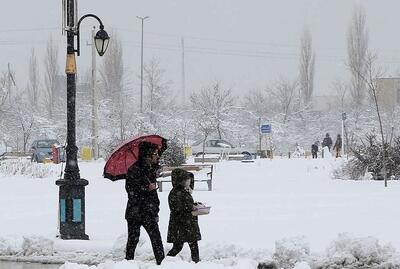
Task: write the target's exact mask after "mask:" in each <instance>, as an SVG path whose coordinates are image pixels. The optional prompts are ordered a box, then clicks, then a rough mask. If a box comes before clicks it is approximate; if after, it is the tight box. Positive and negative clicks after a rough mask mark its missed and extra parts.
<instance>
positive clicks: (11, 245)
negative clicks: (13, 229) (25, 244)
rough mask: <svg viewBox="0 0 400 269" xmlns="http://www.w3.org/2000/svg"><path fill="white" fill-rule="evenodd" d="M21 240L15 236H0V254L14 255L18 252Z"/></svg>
mask: <svg viewBox="0 0 400 269" xmlns="http://www.w3.org/2000/svg"><path fill="white" fill-rule="evenodd" d="M20 241H22V240H18V238H16V237H0V256H9V255H16V254H18V252H20V250H21V248H20V246H21V244H22V242H20Z"/></svg>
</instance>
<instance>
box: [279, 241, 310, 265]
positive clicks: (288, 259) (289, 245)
mask: <svg viewBox="0 0 400 269" xmlns="http://www.w3.org/2000/svg"><path fill="white" fill-rule="evenodd" d="M309 254H310V247H309V245H308V243H307V242H305V238H304V237H292V238H284V239H282V240H278V241H276V242H275V253H274V255H273V258H274V260H276V261H277V263H278V265H279V267H281V268H293V267H294V265H295V264H296V263H297V262H301V261H304V260H306V259H307V258H308V256H309Z"/></svg>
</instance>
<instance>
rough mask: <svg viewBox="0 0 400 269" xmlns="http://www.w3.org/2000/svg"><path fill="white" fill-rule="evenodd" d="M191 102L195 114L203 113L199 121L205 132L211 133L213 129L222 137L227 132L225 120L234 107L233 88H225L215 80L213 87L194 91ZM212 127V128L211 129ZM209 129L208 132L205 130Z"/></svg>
mask: <svg viewBox="0 0 400 269" xmlns="http://www.w3.org/2000/svg"><path fill="white" fill-rule="evenodd" d="M190 102H191V104H192V107H193V111H194V113H195V115H201V117H203V119H198V120H197V123H198V125H199V126H203V127H201V128H202V129H203V131H204V132H203V133H207V134H209V132H210V131H211V130H213V131H215V132H216V133H217V134H218V137H219V138H220V139H221V138H222V134H223V133H224V132H225V126H224V123H225V121H227V120H229V117H230V115H231V113H232V110H233V108H234V104H235V100H234V97H233V95H232V90H231V89H223V88H222V87H221V86H220V83H218V82H215V83H214V84H213V85H212V86H211V87H207V88H204V89H203V90H201V91H200V93H198V94H196V93H193V94H192V95H191V96H190ZM210 129H211V130H210ZM205 130H207V132H205Z"/></svg>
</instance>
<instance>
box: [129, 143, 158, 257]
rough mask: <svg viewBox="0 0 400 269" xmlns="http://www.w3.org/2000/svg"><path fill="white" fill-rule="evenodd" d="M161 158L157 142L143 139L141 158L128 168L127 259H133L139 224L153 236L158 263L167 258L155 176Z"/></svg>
mask: <svg viewBox="0 0 400 269" xmlns="http://www.w3.org/2000/svg"><path fill="white" fill-rule="evenodd" d="M159 159H160V156H159V151H158V147H157V145H155V144H152V143H149V142H142V143H141V144H140V145H139V157H138V161H137V162H135V163H134V164H133V165H132V166H131V167H130V168H129V169H128V176H127V180H126V183H125V189H126V192H127V193H128V204H127V206H126V211H125V219H126V220H127V222H128V242H127V244H126V259H127V260H133V259H134V257H135V249H136V246H137V244H138V242H139V237H140V227H141V226H143V227H144V229H145V230H146V232H147V233H148V235H149V237H150V241H151V245H152V247H153V252H154V256H155V259H156V263H157V264H158V265H160V264H161V262H162V260H163V259H164V247H163V244H162V240H161V235H160V230H159V227H158V212H159V211H160V200H159V199H158V194H157V185H156V179H157V170H158V169H159Z"/></svg>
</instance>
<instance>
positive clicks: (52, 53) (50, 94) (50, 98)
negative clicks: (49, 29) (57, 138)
mask: <svg viewBox="0 0 400 269" xmlns="http://www.w3.org/2000/svg"><path fill="white" fill-rule="evenodd" d="M44 64H45V77H44V84H45V95H44V103H45V107H46V109H47V114H48V115H49V118H50V119H53V117H54V108H55V106H56V100H57V98H58V97H60V96H57V93H58V89H57V86H58V79H59V74H60V68H59V65H58V48H57V45H56V44H55V42H54V40H53V38H52V37H50V38H49V40H48V41H47V47H46V56H45V61H44Z"/></svg>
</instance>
